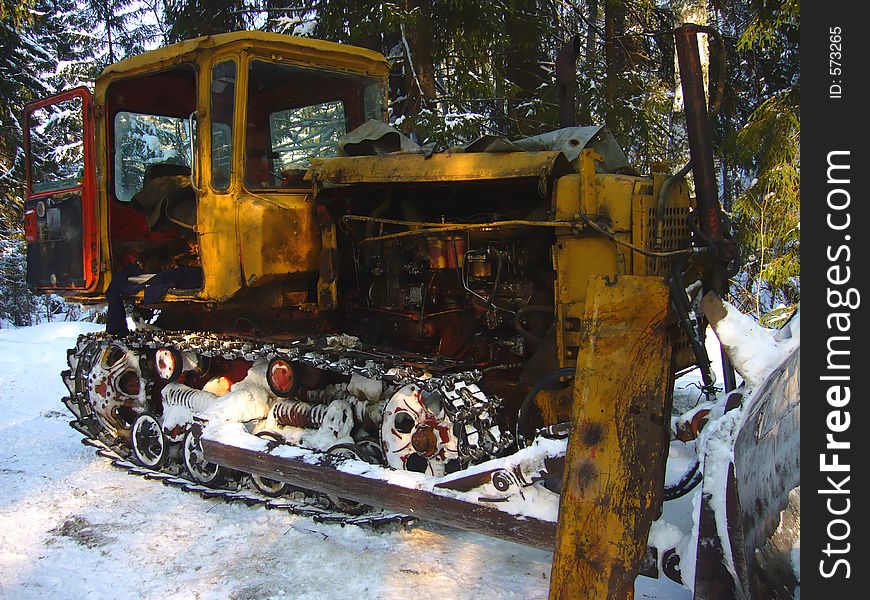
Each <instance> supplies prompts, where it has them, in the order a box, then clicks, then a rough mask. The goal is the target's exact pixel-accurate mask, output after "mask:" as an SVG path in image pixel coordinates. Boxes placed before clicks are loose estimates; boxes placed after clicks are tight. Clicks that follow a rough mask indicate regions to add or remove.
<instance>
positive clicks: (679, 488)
mask: <svg viewBox="0 0 870 600" xmlns="http://www.w3.org/2000/svg"><path fill="white" fill-rule="evenodd" d="M700 467H701V463H699V462H698V461H695V463H694V464H693V465H692V466H691V467H690V468H689V470H688V471H686V472H685V473H684V474H683V476H682V477H680V480H679V481H677V482H676V483H675V484H673V485H666V486H665V490H664V493H663V494H662V499H663V500H664V501H665V502H669V501H671V500H676V499H677V498H682V497H683V496H685V495H686V494H688V493H689V492H691V491H692V490H693V489H695V488H696V487H698V484H699V483H701V480H702V479H703V478H704V474H703V473H702V472H701V471H700Z"/></svg>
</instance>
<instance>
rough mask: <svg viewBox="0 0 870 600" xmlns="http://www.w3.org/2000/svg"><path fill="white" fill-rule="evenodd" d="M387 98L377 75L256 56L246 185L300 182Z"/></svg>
mask: <svg viewBox="0 0 870 600" xmlns="http://www.w3.org/2000/svg"><path fill="white" fill-rule="evenodd" d="M383 100H384V94H383V85H382V83H381V81H380V80H379V79H377V78H375V77H367V76H363V75H356V74H351V73H343V72H335V71H327V70H323V69H313V68H305V67H299V66H295V65H288V64H283V63H278V62H270V61H265V60H259V59H254V60H252V61H251V64H250V68H249V73H248V90H247V104H248V109H247V118H246V132H245V138H246V139H245V184H246V185H247V186H248V187H249V188H253V189H262V188H276V187H282V186H288V185H293V184H294V183H299V182H301V181H302V176H303V175H304V174H305V171H306V169H307V168H308V166H309V164H310V162H311V159H312V158H315V157H319V156H334V155H335V154H336V153H337V151H338V149H337V146H336V142H337V141H338V140H339V138H341V137H342V136H343V135H344V134H345V133H347V132H348V131H350V130H352V129H354V128H356V127H359V126H360V125H362V124H363V123H364V122H365V121H366V120H367V119H370V118H382V114H383Z"/></svg>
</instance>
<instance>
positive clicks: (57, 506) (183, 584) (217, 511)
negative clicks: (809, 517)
mask: <svg viewBox="0 0 870 600" xmlns="http://www.w3.org/2000/svg"><path fill="white" fill-rule="evenodd" d="M98 328H99V326H96V325H93V324H89V323H48V324H44V325H38V326H36V327H31V328H24V329H18V330H0V599H3V600H6V599H9V600H12V599H15V600H18V599H28V598H46V597H51V598H121V597H131V596H132V597H138V598H164V597H173V598H198V599H199V598H201V599H205V598H237V599H242V598H258V599H259V598H271V599H279V600H283V599H290V598H306V599H319V598H324V599H326V598H330V599H331V598H359V599H367V598H397V599H398V598H406V597H414V598H438V599H439V600H441V599H445V598H523V599H525V598H546V597H547V592H548V586H549V577H550V566H551V561H552V555H551V554H550V553H548V552H544V551H540V550H535V549H532V548H528V547H525V546H521V545H518V544H512V543H509V542H503V541H499V540H494V539H491V538H487V537H484V536H480V535H475V534H471V533H467V532H463V531H460V530H456V529H450V528H446V527H441V526H437V525H432V524H428V523H419V524H417V525H415V526H412V527H408V528H398V527H396V528H393V529H390V530H387V531H371V530H366V529H361V528H358V527H354V526H347V527H341V526H338V525H324V524H317V523H314V522H313V521H312V520H311V519H310V518H307V517H299V516H291V515H287V514H285V513H280V512H275V511H267V510H265V509H263V508H259V507H254V508H248V507H246V506H244V505H236V504H227V503H224V502H222V501H215V500H204V499H202V498H200V497H199V496H198V495H195V494H190V493H185V492H183V491H181V490H178V489H175V488H168V487H165V486H163V485H160V484H159V483H158V482H155V481H147V480H144V479H142V478H139V477H133V476H130V475H128V474H126V473H125V472H123V471H121V470H119V469H116V468H114V467H112V466H111V465H110V464H109V463H108V462H107V461H105V460H104V459H101V458H99V457H96V456H95V455H94V453H93V450H92V449H90V448H87V447H85V446H83V445H82V444H81V443H80V442H79V438H80V436H79V434H78V433H77V432H75V431H73V430H72V429H71V428H70V427H69V426H68V425H67V421H68V415H67V413H66V409H65V407H64V406H63V405H62V404H61V402H60V398H61V397H62V396H63V395H64V394H65V391H66V390H65V387H64V385H63V384H62V383H61V380H60V377H59V372H60V371H61V370H62V369H63V368H65V366H66V348H68V347H72V345H73V344H74V342H75V338H76V336H77V335H78V334H79V333H83V332H87V331H93V330H96V329H98ZM691 380H692V376H689V377H688V378H684V379H683V380H681V382H680V385H679V386H678V387H679V388H680V390H681V391H678V393H680V396H681V398H682V401H683V402H686V401H687V400H691V399H692V398H693V397H696V396H697V390H695V389H694V388H693V387H692V386H691V384H690V382H691ZM693 394H694V396H693ZM692 457H693V448H692V444H689V445H684V444H682V443H680V442H676V443H675V444H674V445H673V446H672V449H671V464H670V466H669V471H672V472H673V476H674V477H676V476H678V472H679V471H680V469H682V468H685V466H686V465H688V464H690V462H691V460H692ZM662 520H663V521H667V523H669V525H668V526H667V527H658V528H657V533H656V535H657V536H660V537H661V538H662V539H664V538H668V537H671V538H674V537H675V536H676V538H679V537H681V536H684V535H686V534H687V533H689V532H690V531H691V528H692V495H689V496H688V497H686V498H684V499H681V500H679V501H675V502H669V503H666V504H665V509H664V515H663V519H662ZM636 597H637V598H667V599H672V600H681V599H688V598H689V597H690V592H689V591H688V590H686V589H685V588H683V587H681V586H679V585H677V584H675V583H673V582H671V581H670V580H668V579H666V578H664V577H662V578H661V579H659V580H653V579H648V578H644V577H639V578H638V580H637V584H636Z"/></svg>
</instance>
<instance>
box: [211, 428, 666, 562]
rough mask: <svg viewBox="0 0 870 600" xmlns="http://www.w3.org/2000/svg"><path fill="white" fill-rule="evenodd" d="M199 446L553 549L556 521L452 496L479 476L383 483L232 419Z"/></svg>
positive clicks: (363, 466)
mask: <svg viewBox="0 0 870 600" xmlns="http://www.w3.org/2000/svg"><path fill="white" fill-rule="evenodd" d="M201 444H202V449H203V452H204V454H205V458H206V460H208V461H210V462H214V463H218V464H221V465H223V466H225V467H229V468H231V469H236V470H238V471H241V472H244V473H251V474H255V475H260V476H261V477H266V478H268V479H273V480H276V481H283V482H286V483H289V484H292V485H294V486H297V487H300V488H304V489H307V490H312V491H316V492H321V493H324V494H328V495H330V496H335V497H339V498H342V499H344V500H351V501H354V502H360V503H363V504H366V505H369V506H375V507H379V508H383V509H385V510H388V511H394V512H398V513H401V514H405V515H410V517H409V518H419V519H420V520H423V521H430V522H433V523H438V524H440V525H447V526H448V527H455V528H457V529H463V530H465V531H472V532H474V533H480V534H483V535H487V536H490V537H494V538H498V539H502V540H507V541H510V542H515V543H518V544H524V545H526V546H531V547H533V548H538V549H541V550H546V551H552V550H553V548H554V546H555V542H556V523H554V522H552V521H545V520H542V519H536V518H533V517H528V516H518V515H513V514H510V513H507V512H504V511H502V510H499V509H498V507H497V506H486V505H483V504H476V503H473V502H468V501H465V500H463V499H461V498H457V497H456V495H457V493H458V492H461V491H462V490H467V489H469V486H471V487H473V484H474V482H473V481H472V480H475V481H476V482H477V483H480V482H481V479H480V478H475V477H465V478H462V477H456V474H455V473H454V474H453V476H450V475H447V476H445V477H444V478H442V480H441V483H438V482H435V483H434V484H432V485H431V486H430V489H426V487H427V486H425V485H424V486H423V487H422V488H421V487H411V483H408V482H407V481H406V480H407V479H409V478H400V479H401V480H402V481H403V483H405V484H406V485H398V484H396V483H391V482H389V481H387V479H388V478H389V476H390V474H391V473H395V471H392V470H391V469H385V468H381V467H377V466H373V465H370V464H368V463H365V462H362V461H359V460H356V459H353V458H346V457H340V456H335V455H330V454H326V453H324V452H319V451H316V450H309V449H305V448H300V447H298V446H277V447H274V446H270V445H269V443H268V442H267V441H266V440H264V439H263V438H260V437H257V436H254V435H251V434H248V433H246V432H244V431H240V430H239V429H238V428H236V427H235V426H234V425H232V424H230V425H223V426H217V427H216V428H214V429H207V430H206V432H205V433H204V434H203V437H202V439H201ZM282 448H283V449H284V451H283V452H282V450H281V449H282ZM562 463H563V461H562V459H561V457H553V458H552V459H548V461H547V469H548V471H552V472H556V471H557V470H559V469H561V467H562ZM404 473H405V474H407V475H412V476H413V475H415V474H413V473H408V472H404ZM412 483H413V480H412ZM430 483H431V482H430ZM466 484H468V485H466ZM643 541H644V542H645V541H646V537H644V539H643ZM661 550H666V549H659V548H654V547H647V546H646V545H645V544H642V548H641V554H642V555H643V558H644V560H643V562H642V563H641V564H640V567H641V570H640V573H639V574H640V575H643V576H645V577H650V578H658V577H659V576H660V574H661V573H662V572H665V569H664V566H663V565H661V564H658V562H657V559H656V557H658V556H660V555H662V551H661Z"/></svg>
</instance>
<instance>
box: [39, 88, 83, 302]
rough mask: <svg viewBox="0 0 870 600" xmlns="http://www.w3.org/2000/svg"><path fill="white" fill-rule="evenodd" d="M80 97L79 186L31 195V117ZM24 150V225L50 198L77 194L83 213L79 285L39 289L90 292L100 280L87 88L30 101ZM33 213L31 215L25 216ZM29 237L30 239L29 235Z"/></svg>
mask: <svg viewBox="0 0 870 600" xmlns="http://www.w3.org/2000/svg"><path fill="white" fill-rule="evenodd" d="M74 98H80V99H81V103H82V129H83V131H82V154H83V167H84V171H83V173H82V181H81V183H80V184H78V185H73V186H68V187H64V188H62V189H53V190H48V191H40V192H34V190H33V173H31V148H30V115H31V114H32V113H33V112H34V111H35V110H38V109H40V108H44V107H46V106H50V105H52V104H57V103H60V102H63V101H66V100H71V99H74ZM23 120H24V123H23V125H24V126H23V129H24V132H23V133H24V150H25V170H26V180H27V191H26V198H25V224H27V222H28V218H31V219H35V218H36V214H35V211H36V208H35V204H36V203H37V202H38V201H40V200H45V201H48V200H50V199H51V198H54V197H57V196H59V195H62V194H63V195H68V194H74V193H76V192H78V193H79V194H80V197H81V210H82V223H81V226H82V240H81V243H82V274H83V281H82V285H75V284H67V285H56V284H52V285H49V286H38V288H37V289H39V290H41V291H52V290H57V291H70V292H79V293H82V292H91V291H93V290H94V289H95V288H96V286H97V283H98V281H99V276H100V270H99V265H100V235H99V222H98V210H99V209H98V206H97V180H96V163H95V156H94V111H93V97H92V96H91V92H90V90H88V88H86V87H84V86H81V87H77V88H73V89H71V90H67V91H65V92H62V93H60V94H56V95H54V96H49V97H48V98H43V99H41V100H37V101H36V102H32V103H30V104H28V105H27V106H25V108H24V119H23ZM30 211H33V212H34V214H33V215H29V214H28V213H29V212H30ZM28 237H29V236H28ZM33 243H40V242H39V241H38V240H33V241H31V240H30V239H28V248H30V246H31V244H33Z"/></svg>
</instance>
